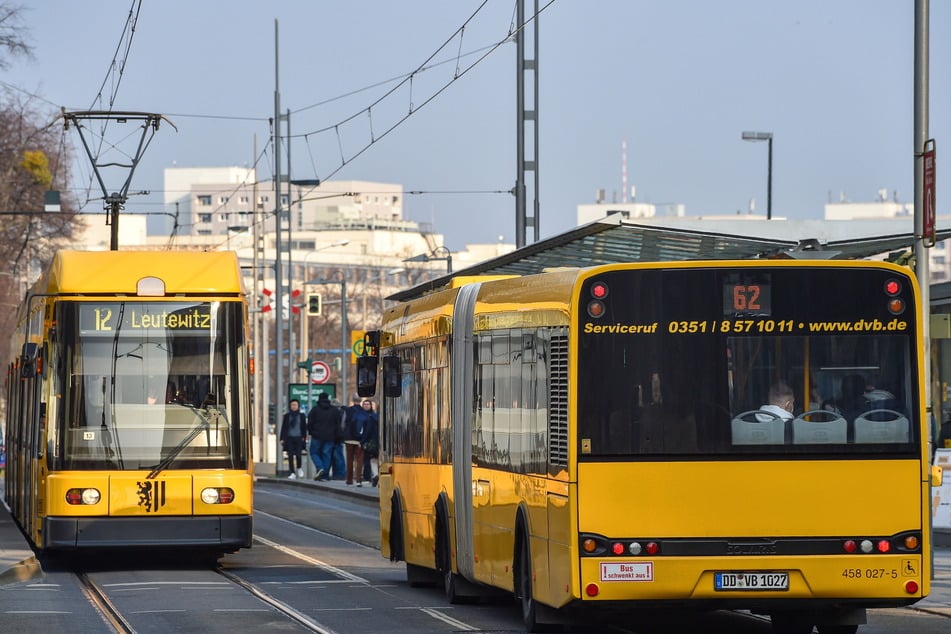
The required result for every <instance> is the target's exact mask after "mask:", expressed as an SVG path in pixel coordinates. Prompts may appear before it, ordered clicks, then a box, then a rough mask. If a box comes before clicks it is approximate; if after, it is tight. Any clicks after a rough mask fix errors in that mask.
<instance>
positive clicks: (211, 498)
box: [201, 487, 234, 504]
mask: <svg viewBox="0 0 951 634" xmlns="http://www.w3.org/2000/svg"><path fill="white" fill-rule="evenodd" d="M201 501H202V502H204V503H205V504H231V503H232V502H234V489H232V488H230V487H208V488H207V489H202V490H201Z"/></svg>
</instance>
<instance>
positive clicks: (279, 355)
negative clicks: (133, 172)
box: [274, 19, 284, 474]
mask: <svg viewBox="0 0 951 634" xmlns="http://www.w3.org/2000/svg"><path fill="white" fill-rule="evenodd" d="M277 35H278V33H277V20H276V19H275V20H274V222H275V227H274V249H275V254H274V255H275V258H274V286H276V288H275V289H274V298H275V300H276V302H277V310H276V311H275V315H274V324H275V330H276V332H275V346H276V353H275V355H274V361H275V366H276V367H275V369H274V381H275V387H276V389H275V394H274V421H275V423H276V426H277V427H278V428H279V427H280V424H281V419H282V417H283V416H284V367H283V366H284V279H283V270H282V269H283V267H284V261H283V256H282V254H281V252H282V251H283V248H282V247H281V231H282V230H281V92H280V83H279V81H278V69H279V63H278V37H277ZM276 431H277V432H278V433H280V429H277V430H276ZM274 442H275V453H276V456H275V458H274V470H275V474H276V473H277V472H279V471H280V469H281V458H282V456H281V448H280V447H279V446H278V443H277V437H276V436H275V439H274Z"/></svg>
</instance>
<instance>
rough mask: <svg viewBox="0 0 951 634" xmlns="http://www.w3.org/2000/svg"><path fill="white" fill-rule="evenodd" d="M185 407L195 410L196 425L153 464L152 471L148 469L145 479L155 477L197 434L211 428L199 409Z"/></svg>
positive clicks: (206, 417) (208, 419) (208, 420)
mask: <svg viewBox="0 0 951 634" xmlns="http://www.w3.org/2000/svg"><path fill="white" fill-rule="evenodd" d="M186 407H188V409H190V410H192V411H193V412H195V415H196V416H197V417H198V418H199V419H200V422H199V423H198V424H197V425H195V426H194V427H193V428H192V430H191V431H190V432H188V434H187V435H186V436H185V437H184V438H182V440H181V442H179V443H178V444H177V445H175V446H174V447H172V450H171V451H169V452H168V455H167V456H165V457H164V458H162V461H161V462H159V463H158V464H157V465H155V467H153V468H152V471H150V472H149V475H147V476H146V479H147V480H151V479H153V478H155V477H156V476H157V475H158V474H159V473H161V472H162V471H164V470H165V469H168V466H169V465H170V464H172V462H173V461H174V460H175V458H177V457H178V456H179V454H181V453H182V452H183V451H184V450H185V447H187V446H188V444H189V443H190V442H191V441H193V440H195V439H196V438H198V435H199V434H200V433H202V432H208V431H209V430H210V429H211V421H210V417H209V416H207V415H206V414H205V413H204V412H202V411H201V410H200V409H198V408H196V407H193V406H191V405H187V406H186Z"/></svg>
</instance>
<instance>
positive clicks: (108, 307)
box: [79, 302, 212, 334]
mask: <svg viewBox="0 0 951 634" xmlns="http://www.w3.org/2000/svg"><path fill="white" fill-rule="evenodd" d="M211 316H212V312H211V304H208V303H201V304H188V305H182V304H169V303H148V304H146V303H132V302H127V303H124V304H123V303H110V304H81V305H80V306H79V329H80V332H81V333H83V334H103V333H114V332H115V331H116V330H133V331H140V330H175V331H184V330H200V331H207V330H211V328H212V318H211Z"/></svg>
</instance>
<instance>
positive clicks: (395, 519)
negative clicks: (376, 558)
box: [390, 492, 406, 561]
mask: <svg viewBox="0 0 951 634" xmlns="http://www.w3.org/2000/svg"><path fill="white" fill-rule="evenodd" d="M405 544H406V542H405V541H404V540H403V506H402V505H401V504H400V498H399V496H398V495H397V494H396V493H395V492H394V493H393V497H391V498H390V561H406V552H405V550H406V548H405Z"/></svg>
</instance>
